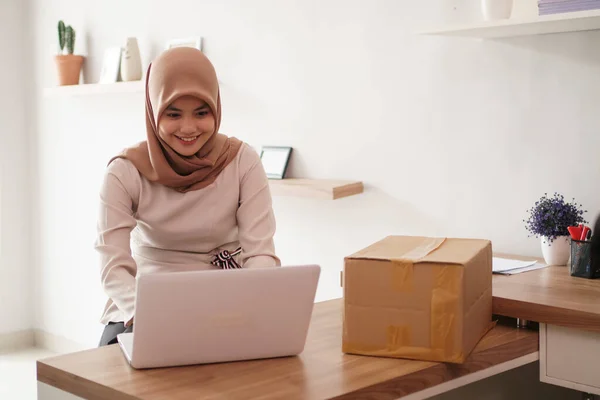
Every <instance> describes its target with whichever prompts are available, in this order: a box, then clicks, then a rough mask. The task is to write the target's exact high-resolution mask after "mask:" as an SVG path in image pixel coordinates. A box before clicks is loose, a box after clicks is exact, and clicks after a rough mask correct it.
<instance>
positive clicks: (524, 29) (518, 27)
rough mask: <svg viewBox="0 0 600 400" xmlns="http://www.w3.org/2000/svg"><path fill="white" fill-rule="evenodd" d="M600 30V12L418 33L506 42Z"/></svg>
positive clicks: (535, 17)
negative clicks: (506, 39) (529, 36)
mask: <svg viewBox="0 0 600 400" xmlns="http://www.w3.org/2000/svg"><path fill="white" fill-rule="evenodd" d="M597 29H600V10H592V11H579V12H570V13H563V14H555V15H545V16H540V17H538V16H534V17H531V18H518V19H517V18H515V19H505V20H498V21H489V22H487V21H486V22H481V23H476V24H471V25H462V26H453V27H445V28H441V29H436V30H431V31H427V32H421V34H423V35H444V36H463V37H473V38H483V39H492V38H506V37H516V36H528V35H544V34H549V33H564V32H579V31H589V30H597Z"/></svg>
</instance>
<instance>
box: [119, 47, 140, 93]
mask: <svg viewBox="0 0 600 400" xmlns="http://www.w3.org/2000/svg"><path fill="white" fill-rule="evenodd" d="M140 79H142V57H141V55H140V48H139V46H138V42H137V39H136V38H134V37H130V38H127V43H126V44H125V47H124V48H123V54H122V55H121V80H122V81H124V82H127V81H139V80H140Z"/></svg>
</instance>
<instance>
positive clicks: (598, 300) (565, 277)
mask: <svg viewBox="0 0 600 400" xmlns="http://www.w3.org/2000/svg"><path fill="white" fill-rule="evenodd" d="M503 256H504V257H511V256H506V255H503ZM512 258H515V259H524V260H526V258H522V257H515V256H513V257H512ZM530 259H531V260H533V258H530ZM493 296H494V298H493V312H494V314H498V315H504V316H507V317H513V318H522V319H526V320H530V321H536V322H543V323H547V324H553V325H561V326H566V327H572V328H578V329H584V330H590V331H595V332H600V279H595V280H594V279H585V278H577V277H572V276H570V274H569V268H568V267H566V266H561V267H556V266H551V267H547V268H543V269H539V270H535V271H529V272H524V273H522V274H517V275H512V276H503V275H494V277H493Z"/></svg>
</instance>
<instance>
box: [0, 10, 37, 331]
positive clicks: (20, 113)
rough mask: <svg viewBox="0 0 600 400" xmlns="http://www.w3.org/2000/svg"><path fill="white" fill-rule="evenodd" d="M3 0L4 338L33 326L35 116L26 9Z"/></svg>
mask: <svg viewBox="0 0 600 400" xmlns="http://www.w3.org/2000/svg"><path fill="white" fill-rule="evenodd" d="M23 3H24V2H23V1H20V0H2V1H0V49H2V61H1V62H0V88H1V89H2V96H0V334H2V333H8V332H15V331H21V330H26V329H29V328H31V325H32V323H33V315H32V305H31V304H32V302H31V293H32V290H31V263H30V258H29V254H30V252H31V247H30V241H29V221H30V220H29V215H30V214H29V211H30V187H31V181H30V180H29V176H30V175H29V163H28V158H29V136H30V135H29V129H30V125H29V120H30V119H31V116H32V114H33V115H34V114H35V110H34V109H33V107H34V106H35V102H33V101H30V99H31V93H30V89H31V85H30V84H29V82H28V81H27V80H26V79H25V78H26V76H27V74H28V73H29V75H31V72H32V70H33V69H32V68H31V61H30V59H29V52H28V47H27V43H30V40H31V38H30V37H29V34H28V32H29V30H28V19H27V18H26V5H25V4H23Z"/></svg>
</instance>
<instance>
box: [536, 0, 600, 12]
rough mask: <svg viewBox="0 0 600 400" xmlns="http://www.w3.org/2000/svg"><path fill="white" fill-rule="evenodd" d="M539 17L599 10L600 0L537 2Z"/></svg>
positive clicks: (547, 0) (540, 0)
mask: <svg viewBox="0 0 600 400" xmlns="http://www.w3.org/2000/svg"><path fill="white" fill-rule="evenodd" d="M538 9H539V13H540V15H550V14H561V13H567V12H575V11H587V10H596V9H600V0H538Z"/></svg>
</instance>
